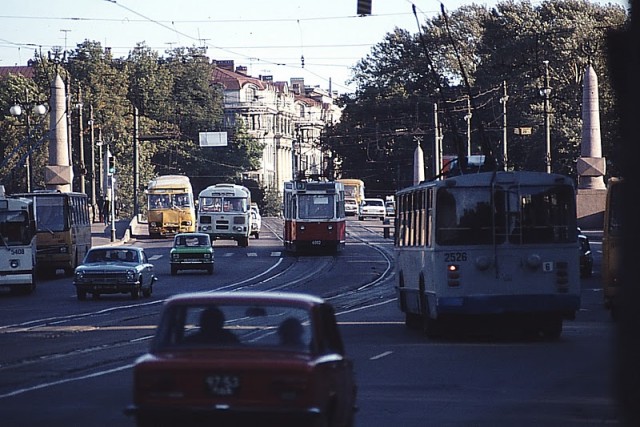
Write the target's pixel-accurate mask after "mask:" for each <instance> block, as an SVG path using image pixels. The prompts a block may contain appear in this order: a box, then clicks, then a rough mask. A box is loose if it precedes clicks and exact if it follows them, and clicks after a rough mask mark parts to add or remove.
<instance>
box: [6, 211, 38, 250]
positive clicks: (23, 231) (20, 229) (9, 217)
mask: <svg viewBox="0 0 640 427" xmlns="http://www.w3.org/2000/svg"><path fill="white" fill-rule="evenodd" d="M0 238H2V241H3V243H4V244H5V245H7V246H18V245H20V246H21V245H28V244H29V242H30V241H31V239H32V238H33V234H32V232H31V231H30V227H29V218H28V217H27V213H26V212H23V211H0Z"/></svg>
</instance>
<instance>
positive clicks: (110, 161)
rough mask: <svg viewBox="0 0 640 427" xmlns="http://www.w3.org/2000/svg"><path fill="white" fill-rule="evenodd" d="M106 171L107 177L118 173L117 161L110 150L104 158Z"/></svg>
mask: <svg viewBox="0 0 640 427" xmlns="http://www.w3.org/2000/svg"><path fill="white" fill-rule="evenodd" d="M104 170H105V171H106V172H107V176H112V175H113V174H114V173H116V160H115V158H114V157H113V154H111V151H109V149H107V152H106V153H105V156H104Z"/></svg>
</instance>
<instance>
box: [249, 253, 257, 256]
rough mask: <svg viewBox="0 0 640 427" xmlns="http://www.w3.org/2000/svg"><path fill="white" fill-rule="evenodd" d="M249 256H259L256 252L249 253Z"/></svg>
mask: <svg viewBox="0 0 640 427" xmlns="http://www.w3.org/2000/svg"><path fill="white" fill-rule="evenodd" d="M247 256H258V254H257V253H255V252H249V253H248V254H247Z"/></svg>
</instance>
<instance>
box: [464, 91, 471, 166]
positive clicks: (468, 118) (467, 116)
mask: <svg viewBox="0 0 640 427" xmlns="http://www.w3.org/2000/svg"><path fill="white" fill-rule="evenodd" d="M471 116H472V114H471V98H470V97H469V95H467V114H465V116H464V119H465V120H466V121H467V157H469V156H471Z"/></svg>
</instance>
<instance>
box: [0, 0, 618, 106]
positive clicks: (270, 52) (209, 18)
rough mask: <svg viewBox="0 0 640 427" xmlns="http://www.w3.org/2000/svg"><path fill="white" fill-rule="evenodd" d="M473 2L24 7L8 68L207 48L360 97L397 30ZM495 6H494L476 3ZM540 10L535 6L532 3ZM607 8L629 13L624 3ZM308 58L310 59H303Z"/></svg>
mask: <svg viewBox="0 0 640 427" xmlns="http://www.w3.org/2000/svg"><path fill="white" fill-rule="evenodd" d="M465 3H470V2H469V1H468V0H451V1H446V0H445V1H442V2H440V1H434V0H415V1H409V0H372V15H371V16H364V17H363V16H358V15H357V13H356V10H357V0H324V1H317V0H231V1H229V0H227V1H220V0H178V1H175V0H174V1H171V0H21V1H5V2H3V5H2V10H1V11H0V66H12V65H26V63H27V61H28V60H29V59H31V58H33V56H34V51H38V52H42V53H43V54H44V55H46V54H47V53H48V52H49V51H51V50H52V49H54V48H55V47H58V48H61V49H64V50H73V49H75V48H76V47H77V45H78V44H80V43H82V42H83V41H85V40H89V41H96V42H100V44H101V45H102V46H103V47H110V48H111V51H112V54H113V56H114V57H116V58H120V57H127V56H128V54H129V52H130V51H131V50H132V49H133V48H134V47H135V46H136V45H137V44H138V43H145V44H146V45H147V46H148V47H149V48H151V49H152V50H154V51H157V52H158V53H159V54H160V56H164V52H165V51H166V50H167V49H170V48H175V47H185V46H186V47H190V46H206V47H207V55H208V56H209V58H210V59H216V60H230V59H231V60H234V63H235V65H236V66H246V67H247V69H248V73H249V74H250V75H252V76H254V77H258V76H260V75H263V76H273V79H274V80H275V81H290V79H291V78H300V77H302V78H304V80H305V84H306V85H311V86H319V87H320V88H322V89H331V90H333V91H337V92H339V93H344V92H353V90H354V89H355V86H354V85H353V84H348V79H349V78H350V77H351V71H350V69H351V67H353V66H354V65H355V64H356V63H357V62H358V60H360V59H362V58H364V57H366V56H367V54H368V53H369V52H370V51H371V48H372V47H373V46H374V45H376V44H377V43H380V42H381V41H382V40H383V39H384V36H385V35H386V34H387V33H390V32H392V31H393V30H394V29H395V28H396V27H398V28H402V29H405V30H407V31H409V32H411V33H417V31H418V23H417V21H416V16H414V14H413V8H412V5H415V8H416V13H417V16H418V19H419V20H420V22H423V21H424V20H425V19H427V18H430V17H432V16H434V15H436V14H438V13H439V12H440V7H441V4H442V5H444V8H445V10H446V11H453V10H455V9H457V8H458V7H460V6H461V5H462V4H465ZM476 3H478V4H484V5H487V6H488V7H491V5H493V4H494V3H495V2H494V1H488V2H483V1H476ZM532 3H533V4H536V3H537V2H536V1H532ZM600 3H603V4H607V3H612V4H618V5H620V6H622V7H625V8H626V7H627V1H626V0H609V1H601V2H600ZM302 58H304V62H303V60H302Z"/></svg>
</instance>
